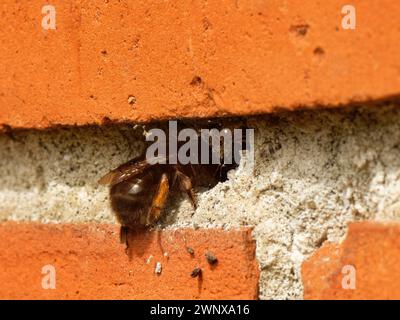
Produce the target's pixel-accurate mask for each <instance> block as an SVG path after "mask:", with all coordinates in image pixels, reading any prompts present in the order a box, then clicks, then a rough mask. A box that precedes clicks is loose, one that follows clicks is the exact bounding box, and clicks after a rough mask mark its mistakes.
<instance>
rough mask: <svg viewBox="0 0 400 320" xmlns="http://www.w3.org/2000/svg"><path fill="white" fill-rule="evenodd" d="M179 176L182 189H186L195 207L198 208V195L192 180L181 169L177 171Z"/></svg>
mask: <svg viewBox="0 0 400 320" xmlns="http://www.w3.org/2000/svg"><path fill="white" fill-rule="evenodd" d="M176 174H177V176H178V178H179V187H180V189H181V190H182V191H185V192H186V193H187V195H188V197H189V200H190V202H191V204H192V206H193V208H194V209H196V208H197V200H196V195H195V193H194V191H193V185H192V180H191V179H190V178H189V177H188V176H187V175H185V174H183V173H182V172H180V171H177V173H176Z"/></svg>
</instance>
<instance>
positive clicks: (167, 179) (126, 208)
mask: <svg viewBox="0 0 400 320" xmlns="http://www.w3.org/2000/svg"><path fill="white" fill-rule="evenodd" d="M210 148H211V147H210ZM209 154H210V157H211V154H212V150H211V152H209ZM166 157H168V156H166ZM149 160H154V159H146V155H145V153H143V154H142V155H141V156H139V157H137V158H134V159H132V160H130V161H128V162H126V163H124V164H122V165H120V166H119V167H117V168H116V169H114V170H112V171H110V172H109V173H107V174H106V175H105V176H103V177H102V178H101V179H100V180H99V183H100V184H102V185H108V186H109V187H110V201H111V208H112V210H113V212H114V213H115V215H116V217H117V220H118V222H119V223H120V224H121V228H120V242H121V243H125V244H126V247H127V248H128V246H129V244H128V234H129V231H130V230H133V229H143V228H148V227H151V226H153V225H154V224H155V223H156V222H157V221H159V219H160V218H161V217H162V213H163V209H164V208H165V206H166V203H167V200H168V198H169V197H170V195H171V194H173V193H177V192H178V193H179V192H183V193H185V194H186V195H187V197H188V198H189V200H190V203H191V205H192V207H193V209H196V207H197V200H196V194H195V191H194V189H195V188H197V187H213V186H214V185H216V184H217V183H218V182H219V181H224V180H227V173H228V171H229V170H231V169H233V168H235V167H236V164H228V165H226V164H185V165H182V164H180V163H179V162H178V163H177V164H169V163H168V161H167V163H165V164H163V163H155V161H149Z"/></svg>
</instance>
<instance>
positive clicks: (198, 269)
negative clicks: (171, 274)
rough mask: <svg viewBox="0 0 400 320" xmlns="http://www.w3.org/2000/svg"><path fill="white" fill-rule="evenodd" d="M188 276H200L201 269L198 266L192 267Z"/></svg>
mask: <svg viewBox="0 0 400 320" xmlns="http://www.w3.org/2000/svg"><path fill="white" fill-rule="evenodd" d="M190 276H191V277H192V278H196V277H201V269H200V268H199V267H197V268H194V269H193V271H192V273H191V274H190Z"/></svg>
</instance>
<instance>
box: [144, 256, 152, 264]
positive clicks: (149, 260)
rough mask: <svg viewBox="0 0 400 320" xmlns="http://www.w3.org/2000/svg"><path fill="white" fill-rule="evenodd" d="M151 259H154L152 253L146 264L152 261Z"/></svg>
mask: <svg viewBox="0 0 400 320" xmlns="http://www.w3.org/2000/svg"><path fill="white" fill-rule="evenodd" d="M151 259H153V255H152V254H151V255H150V257H148V258H147V260H146V264H149V263H150V262H151Z"/></svg>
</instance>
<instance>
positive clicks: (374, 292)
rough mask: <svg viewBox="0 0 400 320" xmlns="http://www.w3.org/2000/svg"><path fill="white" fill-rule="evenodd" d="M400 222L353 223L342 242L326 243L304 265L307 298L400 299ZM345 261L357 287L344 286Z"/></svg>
mask: <svg viewBox="0 0 400 320" xmlns="http://www.w3.org/2000/svg"><path fill="white" fill-rule="evenodd" d="M399 244H400V224H380V223H377V222H361V223H352V224H350V226H349V231H348V235H347V237H346V239H345V240H344V242H343V243H341V244H333V243H325V244H324V245H323V246H322V248H320V249H319V250H317V252H316V253H315V254H314V255H313V256H312V257H311V258H310V259H309V260H307V261H306V262H304V264H303V267H302V275H303V284H304V298H305V299H400V273H399V271H400V269H399V263H400V245H399ZM346 265H351V266H354V268H355V271H356V273H355V275H356V277H355V279H356V287H355V289H354V290H353V289H343V288H342V279H343V276H344V274H343V273H342V270H343V267H344V266H346Z"/></svg>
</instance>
